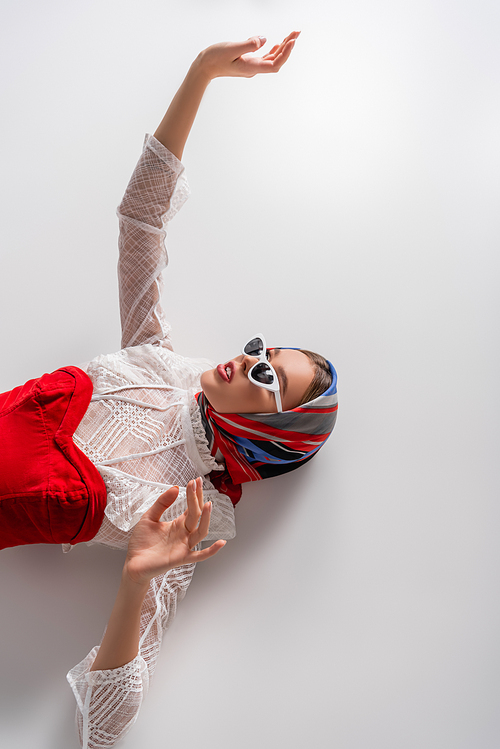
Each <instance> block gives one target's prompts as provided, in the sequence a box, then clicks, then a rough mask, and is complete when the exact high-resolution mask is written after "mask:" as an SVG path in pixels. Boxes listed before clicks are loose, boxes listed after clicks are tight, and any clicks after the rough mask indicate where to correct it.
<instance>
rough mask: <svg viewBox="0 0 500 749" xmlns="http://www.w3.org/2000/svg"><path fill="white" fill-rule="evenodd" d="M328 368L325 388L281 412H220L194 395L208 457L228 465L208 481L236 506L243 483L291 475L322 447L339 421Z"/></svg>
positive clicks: (202, 396) (334, 375)
mask: <svg viewBox="0 0 500 749" xmlns="http://www.w3.org/2000/svg"><path fill="white" fill-rule="evenodd" d="M328 365H329V367H330V372H331V375H332V384H331V385H330V387H329V388H328V390H326V391H325V392H324V393H323V394H322V395H319V396H318V397H317V398H315V399H314V400H312V401H310V402H309V403H303V404H302V405H301V406H297V408H293V409H291V410H290V411H283V412H282V413H269V414H266V413H264V414H222V413H219V412H218V411H215V409H213V408H212V406H211V405H210V403H209V402H208V400H207V398H206V396H205V394H204V392H203V391H201V392H200V393H197V394H196V399H197V401H198V406H199V408H200V411H201V418H202V421H203V425H204V427H205V433H206V435H207V439H208V443H209V446H210V450H211V453H212V455H215V454H216V452H217V450H220V452H221V453H222V455H223V456H224V461H225V464H226V469H225V471H223V472H221V471H212V473H211V474H210V480H211V482H212V483H213V484H214V486H215V488H216V489H217V490H218V491H220V492H222V493H223V494H227V495H228V496H229V498H230V499H231V501H232V503H233V504H234V505H235V504H237V502H239V500H240V497H241V484H242V483H244V482H245V481H259V480H260V479H266V478H270V477H272V476H279V475H280V474H282V473H288V472H289V471H293V470H294V469H295V468H299V467H300V466H301V465H302V464H303V463H306V462H307V461H309V460H310V459H311V458H312V457H313V455H314V454H315V453H317V452H318V450H319V449H320V447H322V446H323V445H324V444H325V442H326V440H327V439H328V437H329V436H330V434H331V432H332V429H333V427H334V426H335V421H336V419H337V373H336V372H335V369H334V368H333V365H332V364H331V363H330V362H328Z"/></svg>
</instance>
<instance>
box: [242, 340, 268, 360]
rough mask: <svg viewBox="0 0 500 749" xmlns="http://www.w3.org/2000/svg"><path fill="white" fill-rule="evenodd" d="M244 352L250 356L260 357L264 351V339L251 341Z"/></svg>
mask: <svg viewBox="0 0 500 749" xmlns="http://www.w3.org/2000/svg"><path fill="white" fill-rule="evenodd" d="M243 351H244V352H245V354H248V356H260V355H261V354H262V352H263V351H264V343H263V341H262V338H252V340H251V341H248V343H247V345H246V346H245V348H244V349H243Z"/></svg>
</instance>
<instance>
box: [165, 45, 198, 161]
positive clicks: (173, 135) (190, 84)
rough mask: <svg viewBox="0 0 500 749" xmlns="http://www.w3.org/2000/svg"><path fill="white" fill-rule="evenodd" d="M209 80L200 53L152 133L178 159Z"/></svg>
mask: <svg viewBox="0 0 500 749" xmlns="http://www.w3.org/2000/svg"><path fill="white" fill-rule="evenodd" d="M210 80H211V78H210V75H209V74H208V73H207V71H206V69H205V67H204V65H203V61H202V54H200V55H198V57H197V58H196V60H195V61H194V62H193V64H192V65H191V67H190V68H189V71H188V73H187V75H186V77H185V78H184V81H183V82H182V84H181V86H180V88H179V90H178V91H177V93H176V95H175V96H174V98H173V99H172V103H171V104H170V106H169V108H168V110H167V113H166V114H165V117H164V118H163V120H162V121H161V123H160V124H159V126H158V128H157V130H156V132H155V134H154V136H155V138H156V139H157V140H159V141H160V143H163V145H164V146H166V147H167V148H168V150H169V151H171V152H172V153H173V154H174V156H177V158H178V159H179V160H180V159H182V154H183V151H184V146H185V145H186V140H187V138H188V135H189V133H190V131H191V127H192V125H193V122H194V120H195V117H196V113H197V112H198V108H199V106H200V103H201V100H202V98H203V94H204V93H205V90H206V88H207V86H208V84H209V83H210Z"/></svg>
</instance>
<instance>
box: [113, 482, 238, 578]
mask: <svg viewBox="0 0 500 749" xmlns="http://www.w3.org/2000/svg"><path fill="white" fill-rule="evenodd" d="M178 494H179V488H178V487H177V486H173V487H171V488H170V489H168V490H167V491H166V492H164V493H163V494H162V495H161V496H160V497H159V498H158V499H157V500H156V502H155V503H154V505H153V506H152V507H151V508H150V509H149V510H148V511H147V512H145V513H144V515H143V516H142V518H141V519H140V520H139V522H138V523H137V525H136V526H135V528H134V531H133V533H132V536H131V537H130V541H129V545H128V554H127V558H126V560H125V566H124V572H126V574H127V575H128V577H129V578H130V579H131V580H132V581H133V582H136V583H149V581H150V580H151V579H152V578H153V577H156V576H157V575H164V574H165V573H166V572H168V571H169V570H171V569H173V568H174V567H181V566H182V565H184V564H192V563H194V562H203V561H204V560H205V559H208V558H209V557H211V556H213V555H214V554H216V553H217V552H218V551H219V550H220V549H222V547H223V546H224V545H225V543H226V542H225V541H216V542H215V543H214V544H212V545H211V546H209V547H208V548H207V549H203V550H202V551H193V548H194V547H195V546H196V545H197V544H198V543H200V541H203V539H204V538H205V536H206V535H207V533H208V527H209V524H210V512H211V509H212V503H211V502H206V503H205V502H204V500H203V488H202V480H201V479H200V478H198V479H196V480H194V481H190V482H189V484H188V486H187V488H186V497H187V509H186V511H185V512H183V513H182V515H180V516H179V517H178V518H175V520H172V521H170V522H162V521H161V520H160V518H161V516H162V515H163V513H164V512H165V510H166V509H167V508H168V507H170V505H172V504H173V503H174V502H175V500H176V499H177V496H178Z"/></svg>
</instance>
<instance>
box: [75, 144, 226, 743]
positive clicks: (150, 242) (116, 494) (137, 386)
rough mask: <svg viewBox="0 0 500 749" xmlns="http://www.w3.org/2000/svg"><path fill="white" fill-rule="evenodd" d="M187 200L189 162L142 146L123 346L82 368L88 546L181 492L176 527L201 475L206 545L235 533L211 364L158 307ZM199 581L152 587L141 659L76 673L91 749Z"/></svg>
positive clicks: (125, 268)
mask: <svg viewBox="0 0 500 749" xmlns="http://www.w3.org/2000/svg"><path fill="white" fill-rule="evenodd" d="M188 195H189V188H188V185H187V181H186V179H185V175H184V167H183V166H182V164H181V162H180V161H179V160H178V159H177V158H176V157H175V156H174V155H173V154H172V153H171V152H170V151H169V150H168V149H167V148H165V146H163V145H162V144H161V143H160V142H159V141H158V140H156V138H154V137H153V136H151V135H150V136H146V139H145V142H144V150H143V153H142V155H141V158H140V159H139V162H138V164H137V166H136V168H135V171H134V173H133V175H132V178H131V180H130V183H129V185H128V187H127V190H126V193H125V196H124V198H123V200H122V203H121V204H120V206H119V208H118V217H119V222H120V238H119V248H120V254H119V262H118V278H119V289H120V313H121V322H122V346H123V348H122V350H121V351H118V352H117V353H115V354H109V355H106V356H98V357H97V358H96V359H94V360H93V361H92V362H90V363H89V364H88V365H87V366H86V371H87V373H88V375H89V376H90V378H91V380H92V382H93V385H94V394H93V397H92V401H91V403H90V405H89V408H88V411H87V413H86V414H85V416H84V418H83V420H82V421H81V423H80V424H79V426H78V429H77V430H76V432H75V435H74V441H75V444H76V445H77V446H78V447H79V448H80V449H81V450H83V452H84V453H85V454H86V455H87V456H88V457H89V458H90V460H92V462H93V463H94V464H95V465H96V466H97V468H98V470H99V472H100V474H101V475H102V477H103V479H104V482H105V484H106V490H107V506H106V511H105V517H104V520H103V523H102V525H101V528H100V529H99V532H98V534H97V536H95V538H94V539H92V541H90V542H89V543H90V544H93V543H101V544H106V545H107V546H113V547H115V548H124V549H125V548H126V547H127V544H128V539H129V537H130V534H131V532H132V529H133V527H134V525H135V524H136V523H137V521H138V520H139V518H140V517H141V516H142V514H143V513H144V512H145V511H146V510H147V509H149V507H151V505H152V504H153V503H154V502H155V500H156V499H157V498H158V497H159V495H160V494H162V493H163V492H164V491H165V489H166V488H168V487H169V486H172V485H178V486H179V487H180V492H179V496H178V498H177V500H176V502H175V504H174V505H173V506H172V507H170V508H169V509H168V510H167V511H166V512H165V514H164V515H163V516H162V519H165V520H166V519H171V518H172V517H176V516H177V515H179V514H180V513H182V512H183V511H184V509H185V507H186V488H185V487H186V485H187V483H188V481H190V479H193V478H196V477H197V476H204V480H203V486H204V496H205V498H206V499H207V500H208V499H210V500H211V501H212V515H211V522H210V531H209V535H208V539H207V540H215V539H218V538H223V539H230V538H232V537H233V536H234V535H235V528H234V511H233V506H232V504H231V502H230V500H229V499H228V497H226V496H225V495H221V494H219V493H218V492H217V491H216V490H215V489H214V487H213V485H212V484H211V483H210V481H209V480H208V478H207V474H208V473H210V471H212V470H217V469H218V468H221V466H219V465H218V464H217V463H216V462H215V460H214V458H213V457H212V456H211V455H210V452H209V450H208V446H207V441H206V438H205V433H204V430H203V426H202V423H201V418H200V412H199V409H198V407H197V405H196V402H195V400H194V397H193V396H194V394H195V393H196V392H198V391H199V390H200V383H199V378H200V374H201V373H202V372H203V371H204V370H206V369H209V368H211V367H212V366H213V364H212V363H211V362H208V361H206V360H201V359H200V360H195V359H187V358H185V357H183V356H180V355H179V354H176V353H174V351H173V349H172V346H171V343H170V337H169V332H170V327H169V325H168V324H167V322H166V321H165V319H164V316H163V311H162V309H161V304H160V300H161V286H162V281H161V274H162V271H163V269H164V268H165V267H166V265H167V255H166V250H165V245H164V239H165V229H164V227H165V226H166V224H167V223H168V221H170V219H171V218H172V217H173V216H174V215H175V214H176V213H177V211H178V210H179V208H180V207H181V206H182V205H183V203H184V202H185V200H186V199H187V197H188ZM70 549H71V546H70V545H65V546H64V550H65V551H69V550H70ZM193 571H194V565H186V566H184V567H179V568H177V569H175V570H171V571H170V572H169V573H168V574H167V575H165V576H160V577H158V578H155V579H154V580H152V582H151V584H150V586H149V590H148V593H147V595H146V598H145V601H144V605H143V609H142V614H141V638H140V646H139V654H138V655H137V657H136V658H134V660H133V661H131V662H130V663H127V664H126V665H125V666H122V667H121V668H116V669H111V670H107V671H90V668H91V666H92V663H93V661H94V659H95V656H96V654H97V652H98V648H97V647H96V648H93V650H91V652H90V653H89V654H88V655H87V657H86V658H85V659H84V660H83V661H82V662H81V663H79V664H78V665H77V666H75V667H74V668H73V669H71V671H70V672H69V673H68V675H67V678H68V681H69V683H70V685H71V688H72V690H73V693H74V695H75V698H76V702H77V713H76V719H77V727H78V733H79V736H80V741H81V744H82V746H83V747H84V749H97V748H98V747H110V746H113V745H114V744H115V743H116V741H118V739H120V738H121V737H122V736H124V735H125V733H127V732H128V731H129V729H130V728H131V727H132V725H133V723H134V722H135V720H136V718H137V714H138V711H139V708H140V706H141V702H142V699H143V696H144V694H145V693H146V691H147V688H148V684H149V680H150V678H151V676H152V674H153V673H154V670H155V666H156V662H157V659H158V654H159V650H160V644H161V640H162V636H163V633H164V631H165V630H166V629H167V627H168V625H169V623H170V621H171V620H172V618H173V616H174V614H175V610H176V607H177V602H178V601H179V600H180V599H181V598H182V597H183V596H184V594H185V592H186V590H187V588H188V585H189V583H190V581H191V577H192V575H193Z"/></svg>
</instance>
